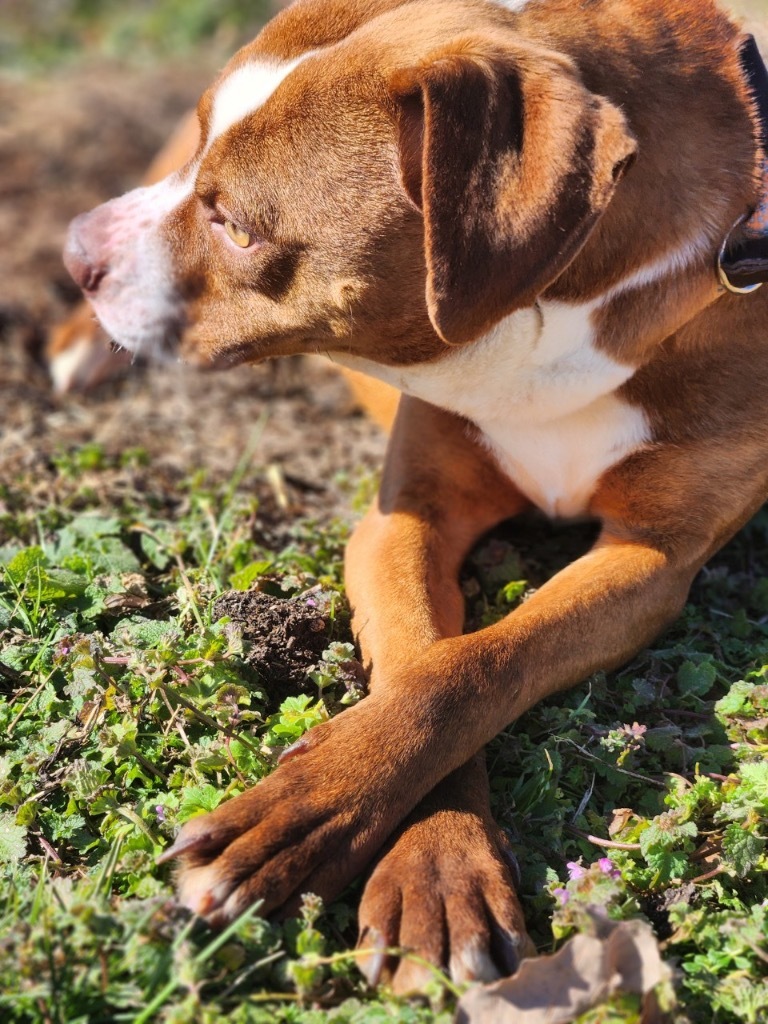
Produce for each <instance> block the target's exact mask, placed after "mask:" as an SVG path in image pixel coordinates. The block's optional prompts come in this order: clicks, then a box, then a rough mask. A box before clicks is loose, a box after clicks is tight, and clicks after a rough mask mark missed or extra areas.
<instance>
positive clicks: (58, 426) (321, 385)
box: [0, 60, 384, 517]
mask: <svg viewBox="0 0 768 1024" xmlns="http://www.w3.org/2000/svg"><path fill="white" fill-rule="evenodd" d="M214 70H215V69H214V68H213V67H207V66H205V63H204V61H203V60H201V61H198V62H197V63H196V66H192V67H190V66H185V67H168V66H165V67H164V68H162V69H152V70H136V69H135V68H134V69H125V68H116V67H113V66H109V67H105V66H94V67H90V68H78V69H74V70H72V69H70V70H67V71H65V72H59V73H57V74H56V75H54V76H51V77H49V78H47V79H46V80H44V81H29V80H17V79H9V78H2V77H0V239H2V244H1V245H0V282H2V284H0V485H2V484H5V485H8V484H10V483H12V481H13V480H14V478H18V476H19V475H23V476H24V477H25V478H27V479H29V477H30V475H32V476H35V477H37V483H38V488H37V489H38V491H39V494H38V498H39V500H40V501H41V503H42V502H43V501H44V500H50V498H51V494H52V488H55V469H54V468H53V467H52V464H51V457H52V455H55V454H56V453H57V452H61V451H62V450H63V451H66V450H71V449H74V448H77V447H79V446H81V445H83V444H85V443H87V442H95V443H98V444H99V445H101V446H102V447H103V448H104V450H105V451H106V452H107V453H108V454H115V455H116V454H118V453H119V452H120V451H122V450H124V449H126V448H143V449H145V450H146V451H147V452H148V453H149V456H150V465H149V467H148V468H147V469H146V470H145V471H144V478H143V480H142V487H143V488H150V489H158V490H159V491H166V492H167V491H168V490H169V489H172V488H173V487H174V486H175V484H176V483H177V482H178V480H179V479H180V478H182V477H183V476H185V475H188V474H189V473H190V472H191V471H193V470H194V471H197V470H199V469H203V470H204V471H205V472H206V474H207V476H208V477H209V478H210V479H213V480H216V479H227V478H228V477H229V476H230V475H231V474H232V472H233V470H234V469H235V467H236V466H237V464H238V462H239V460H240V459H241V457H242V455H243V451H244V450H245V448H246V447H247V446H248V444H249V443H252V441H253V438H254V431H255V429H256V426H257V424H259V423H260V422H261V420H262V418H263V419H264V420H265V425H264V427H263V430H261V432H260V434H259V433H258V430H257V431H256V433H257V434H258V441H257V446H256V455H255V461H256V463H257V464H258V465H262V466H267V465H269V464H271V463H276V464H277V465H278V466H279V467H280V470H281V473H282V477H283V480H284V484H283V489H284V494H283V495H282V498H283V505H285V498H286V495H287V499H288V504H289V506H290V510H291V511H292V512H294V513H296V512H298V513H311V514H313V515H317V516H320V517H324V516H327V515H330V514H335V513H338V512H339V511H341V510H343V509H345V508H346V507H347V506H348V490H349V489H348V488H345V487H343V486H339V485H338V484H337V481H338V480H339V478H347V479H348V478H349V477H350V476H353V477H354V476H355V475H356V473H357V471H358V470H359V469H360V468H363V469H365V468H372V467H375V466H376V465H378V464H379V463H380V460H381V456H382V454H383V450H384V439H383V437H382V435H381V433H380V432H379V431H378V430H377V429H376V428H375V427H374V426H373V425H372V424H370V423H369V422H368V421H367V420H366V419H365V418H363V417H362V416H361V415H360V413H359V412H358V411H357V410H355V409H354V408H353V406H352V404H351V401H350V399H349V397H348V395H347V392H346V389H345V387H344V385H343V383H342V381H341V380H340V379H339V378H338V377H337V375H336V374H335V373H334V372H333V371H332V369H331V368H330V367H328V368H326V367H325V366H324V365H323V364H322V363H319V362H315V361H312V360H293V361H290V362H288V363H284V364H282V365H278V364H270V365H266V366H260V367H243V368H241V369H238V370H236V371H230V372H228V373H227V372H225V373H220V374H203V373H199V372H197V371H193V370H191V369H185V368H182V367H159V366H153V367H133V368H131V370H130V372H128V373H127V374H126V375H125V377H124V378H123V379H120V380H117V381H112V382H110V383H107V384H105V385H102V386H100V387H99V388H98V389H97V390H94V391H92V392H91V393H89V394H87V395H75V396H57V395H55V394H54V393H53V391H52V389H51V386H50V382H49V379H48V376H47V373H46V370H45V367H44V364H43V360H42V357H41V352H42V348H43V345H44V340H45V337H46V332H47V330H48V329H49V327H50V325H51V324H52V323H54V322H56V320H58V319H60V318H62V317H63V316H65V315H66V313H67V311H68V309H69V308H71V307H72V305H73V304H74V303H75V302H76V301H77V298H78V295H77V290H76V289H75V287H74V286H73V284H72V282H71V281H70V280H69V278H68V275H67V273H66V271H65V269H64V267H63V266H62V263H61V255H60V254H61V249H62V246H63V241H64V235H65V230H66V226H67V223H68V221H69V220H70V219H71V218H72V217H73V216H74V215H76V214H77V213H79V212H81V211H83V210H87V209H89V208H91V207H92V206H94V205H95V204H96V203H98V202H101V201H103V200H104V199H107V198H109V197H111V196H114V195H118V194H120V193H121V192H123V191H125V190H126V189H128V188H130V187H132V186H134V185H135V184H136V183H137V182H138V180H139V179H140V177H141V174H142V171H143V169H144V167H145V166H146V164H147V163H148V161H149V159H150V158H151V156H152V155H153V154H154V153H155V152H156V150H157V149H158V148H159V147H160V145H161V144H162V142H163V140H164V139H165V137H166V136H167V135H168V133H169V132H170V131H171V130H172V128H173V126H174V124H175V123H176V121H177V119H178V117H179V116H180V115H181V114H182V113H183V112H184V111H185V110H187V109H188V108H189V107H190V106H192V105H193V104H194V103H195V102H196V99H197V97H198V95H199V93H200V91H201V89H202V88H203V87H204V86H205V84H206V82H207V81H208V80H209V79H210V77H211V75H212V74H213V72H214ZM266 486H267V485H266V484H265V487H266ZM31 500H33V501H34V500H35V497H34V495H33V496H32V498H31ZM1 505H2V501H0V506H1ZM0 511H2V508H1V507H0Z"/></svg>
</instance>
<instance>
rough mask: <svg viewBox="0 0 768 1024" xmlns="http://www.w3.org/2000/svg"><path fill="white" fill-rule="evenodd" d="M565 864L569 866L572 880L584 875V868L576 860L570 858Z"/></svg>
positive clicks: (569, 875) (569, 874)
mask: <svg viewBox="0 0 768 1024" xmlns="http://www.w3.org/2000/svg"><path fill="white" fill-rule="evenodd" d="M565 866H566V867H567V868H568V877H569V878H570V879H571V881H574V880H575V879H576V878H583V877H584V868H583V867H582V866H581V864H577V863H576V861H575V860H569V861H568V863H567V864H566V865H565Z"/></svg>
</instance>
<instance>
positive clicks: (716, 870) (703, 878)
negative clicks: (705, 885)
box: [691, 864, 725, 885]
mask: <svg viewBox="0 0 768 1024" xmlns="http://www.w3.org/2000/svg"><path fill="white" fill-rule="evenodd" d="M722 874H725V868H724V867H723V865H722V864H718V866H717V867H716V868H712V870H711V871H707V873H706V874H704V875H697V877H696V878H692V879H691V881H692V882H693V883H694V885H695V884H696V882H708V881H709V879H710V878H715V877H716V876H717V875H722Z"/></svg>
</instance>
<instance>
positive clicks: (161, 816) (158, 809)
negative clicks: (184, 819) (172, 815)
mask: <svg viewBox="0 0 768 1024" xmlns="http://www.w3.org/2000/svg"><path fill="white" fill-rule="evenodd" d="M155 814H156V815H157V820H158V821H165V808H164V807H163V805H162V804H156V805H155Z"/></svg>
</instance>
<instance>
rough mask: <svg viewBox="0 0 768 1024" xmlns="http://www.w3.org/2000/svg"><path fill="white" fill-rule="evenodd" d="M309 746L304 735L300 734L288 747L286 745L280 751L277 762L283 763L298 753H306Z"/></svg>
mask: <svg viewBox="0 0 768 1024" xmlns="http://www.w3.org/2000/svg"><path fill="white" fill-rule="evenodd" d="M309 747H310V743H309V740H308V739H307V738H306V737H305V736H302V738H301V739H300V740H296V742H295V743H292V744H291V745H290V747H286V748H285V750H283V751H282V752H281V753H280V756H279V757H278V759H277V763H278V764H285V763H286V761H290V760H291V759H292V758H294V757H298V755H299V754H304V753H306V752H307V751H308V750H309Z"/></svg>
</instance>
